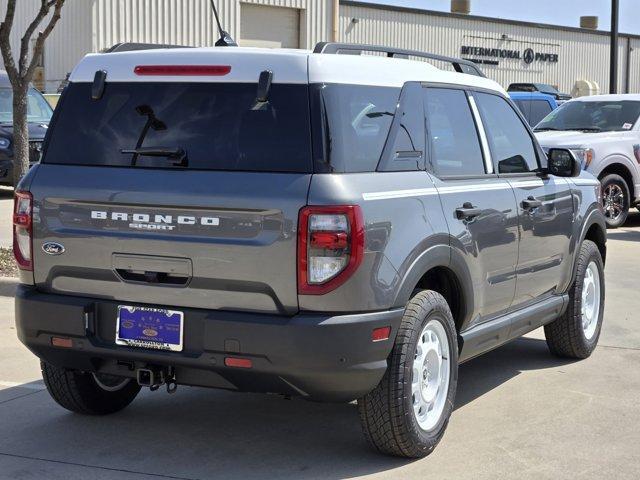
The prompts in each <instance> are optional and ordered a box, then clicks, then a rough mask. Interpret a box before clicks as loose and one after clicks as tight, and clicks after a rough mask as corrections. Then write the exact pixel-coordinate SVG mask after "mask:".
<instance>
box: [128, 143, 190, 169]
mask: <svg viewBox="0 0 640 480" xmlns="http://www.w3.org/2000/svg"><path fill="white" fill-rule="evenodd" d="M120 153H122V154H125V155H126V154H129V155H133V158H132V159H131V166H135V165H136V161H137V159H138V157H139V156H141V157H161V158H168V159H170V160H175V162H174V163H173V165H174V166H176V167H187V166H188V165H189V161H188V159H187V152H185V151H184V149H182V148H170V147H139V148H130V149H122V150H120Z"/></svg>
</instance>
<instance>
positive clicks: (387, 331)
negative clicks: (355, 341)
mask: <svg viewBox="0 0 640 480" xmlns="http://www.w3.org/2000/svg"><path fill="white" fill-rule="evenodd" d="M390 335H391V327H381V328H376V329H374V330H373V332H371V341H372V342H381V341H383V340H388V339H389V336H390Z"/></svg>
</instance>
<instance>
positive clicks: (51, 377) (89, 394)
mask: <svg viewBox="0 0 640 480" xmlns="http://www.w3.org/2000/svg"><path fill="white" fill-rule="evenodd" d="M40 367H41V369H42V378H43V379H44V383H45V385H46V387H47V390H48V391H49V395H51V397H52V398H53V399H54V400H55V401H56V402H57V403H58V404H59V405H60V406H62V407H64V408H66V409H67V410H70V411H72V412H76V413H83V414H85V415H107V414H110V413H115V412H118V411H120V410H122V409H123V408H125V407H126V406H127V405H129V404H130V403H131V402H132V401H133V399H134V398H136V395H138V392H140V386H139V385H138V384H137V383H136V382H135V381H133V380H131V379H129V378H122V377H115V376H112V375H102V374H95V373H88V372H80V371H78V370H67V369H65V368H59V367H55V366H53V365H51V364H50V363H46V362H40Z"/></svg>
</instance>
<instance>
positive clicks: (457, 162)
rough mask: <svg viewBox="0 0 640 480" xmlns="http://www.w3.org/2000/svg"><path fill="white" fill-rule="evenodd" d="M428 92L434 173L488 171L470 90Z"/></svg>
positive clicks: (461, 174) (451, 173) (427, 107)
mask: <svg viewBox="0 0 640 480" xmlns="http://www.w3.org/2000/svg"><path fill="white" fill-rule="evenodd" d="M425 94H426V99H425V113H426V115H427V128H428V138H429V140H430V142H431V155H430V158H431V164H432V167H433V170H434V173H435V174H436V175H437V176H439V177H443V176H471V175H482V174H484V173H485V168H484V160H483V157H482V149H481V147H480V140H479V137H478V131H477V129H476V124H475V121H474V120H473V115H472V113H471V108H470V106H469V101H468V99H467V95H466V93H465V92H464V91H463V90H457V89H447V88H428V89H425Z"/></svg>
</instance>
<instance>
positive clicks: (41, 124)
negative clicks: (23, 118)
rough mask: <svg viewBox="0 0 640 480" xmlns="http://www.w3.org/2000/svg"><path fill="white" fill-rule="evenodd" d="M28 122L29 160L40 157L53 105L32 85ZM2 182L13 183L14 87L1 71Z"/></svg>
mask: <svg viewBox="0 0 640 480" xmlns="http://www.w3.org/2000/svg"><path fill="white" fill-rule="evenodd" d="M27 102H28V103H27V121H28V122H29V162H30V163H31V164H33V163H35V162H37V161H38V160H39V159H40V154H41V152H42V142H43V139H44V136H45V133H46V132H47V128H48V126H49V122H50V121H51V115H52V114H53V110H52V108H51V107H50V106H49V103H47V101H46V100H45V99H44V97H43V96H42V94H41V93H40V92H38V91H37V90H36V89H35V88H33V87H30V88H29V91H28V93H27ZM0 185H8V186H11V187H12V186H13V90H12V89H11V83H10V82H9V77H8V76H7V73H6V72H5V71H2V70H0Z"/></svg>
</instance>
